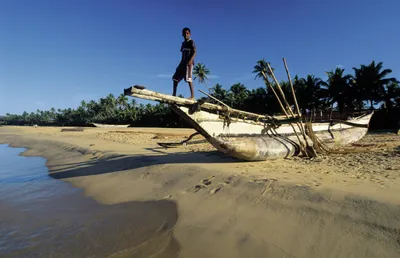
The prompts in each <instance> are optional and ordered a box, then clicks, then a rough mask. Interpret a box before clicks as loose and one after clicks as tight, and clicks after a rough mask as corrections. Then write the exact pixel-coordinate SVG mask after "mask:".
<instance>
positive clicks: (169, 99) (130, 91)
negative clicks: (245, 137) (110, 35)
mask: <svg viewBox="0 0 400 258" xmlns="http://www.w3.org/2000/svg"><path fill="white" fill-rule="evenodd" d="M124 95H126V96H131V97H136V98H141V99H147V100H153V101H158V102H161V103H168V104H175V105H180V106H193V105H194V104H196V103H198V102H197V101H196V100H192V99H185V98H180V97H175V96H171V95H167V94H162V93H158V92H154V91H150V90H146V89H138V88H135V86H132V87H129V88H127V89H124ZM200 106H201V108H202V109H206V110H212V111H220V112H228V111H229V112H230V113H231V114H232V115H240V116H242V117H247V118H252V119H267V120H272V119H276V120H286V117H284V116H274V117H271V116H266V115H260V114H255V113H251V112H247V111H242V110H238V109H234V108H227V107H224V106H220V105H216V104H211V103H208V102H205V103H201V105H200Z"/></svg>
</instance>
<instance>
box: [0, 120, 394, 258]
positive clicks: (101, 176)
mask: <svg viewBox="0 0 400 258" xmlns="http://www.w3.org/2000/svg"><path fill="white" fill-rule="evenodd" d="M61 129H62V127H40V126H39V127H17V126H4V127H1V128H0V143H5V144H11V146H13V147H24V148H28V150H27V151H25V152H24V154H23V155H25V156H41V157H44V158H46V159H47V162H46V166H47V167H48V173H49V175H50V176H51V177H52V178H53V179H57V180H61V182H68V183H69V184H68V185H71V187H72V186H73V187H76V188H77V189H81V191H82V192H81V193H79V194H81V195H82V198H84V197H83V195H84V196H86V197H85V201H84V203H85V204H84V207H85V209H83V208H82V210H80V211H83V210H85V212H84V213H83V214H84V215H82V216H83V217H84V218H85V219H86V221H91V222H87V223H88V224H86V222H82V223H83V225H88V226H86V227H85V230H84V231H81V232H82V235H81V236H82V238H81V239H88V240H87V241H89V239H91V237H90V236H92V234H95V235H101V237H99V242H96V243H93V244H92V245H89V246H90V249H89V248H87V249H85V248H83V249H82V250H78V249H72V250H73V251H74V252H75V253H74V254H78V253H79V252H80V251H81V252H82V253H81V255H82V256H83V257H85V256H87V255H91V253H90V251H96V250H97V251H98V252H99V253H100V252H103V250H106V251H107V250H109V251H110V252H109V253H118V250H126V248H127V247H126V246H128V245H131V246H137V245H136V244H135V243H137V244H139V243H140V242H143V241H144V240H145V239H159V242H157V243H159V245H158V246H166V243H168V244H169V246H170V248H167V249H163V248H159V250H169V252H170V253H168V255H170V256H168V255H166V256H156V257H297V258H300V257H399V256H400V245H399V242H400V235H399V229H400V205H399V204H400V195H399V190H398V189H399V186H400V136H398V135H396V134H394V133H379V134H371V133H370V134H368V135H367V136H366V137H364V138H363V139H362V140H361V141H359V142H357V144H354V145H353V146H349V147H347V148H344V149H343V150H346V154H329V155H324V156H321V157H318V158H317V159H316V160H314V161H310V160H306V159H301V158H291V159H286V160H276V161H265V162H241V161H238V160H235V159H232V158H230V157H227V156H224V155H223V154H221V153H219V152H217V151H215V150H214V148H213V147H212V146H211V145H210V144H208V143H207V142H206V141H205V140H204V138H202V137H201V136H196V137H194V138H193V139H192V141H190V142H189V143H188V144H187V145H185V146H178V147H176V148H170V149H165V148H162V147H160V146H158V145H157V142H179V141H182V140H184V139H185V138H186V137H187V136H189V135H190V134H192V133H193V132H194V131H193V130H192V129H169V128H115V129H113V128H111V129H110V128H84V130H83V131H63V132H61ZM68 200H71V199H70V198H69V197H68V198H67V199H64V200H60V201H59V203H60V204H59V206H57V207H62V209H59V208H58V211H57V213H55V215H54V214H51V209H50V208H49V210H48V212H45V211H41V214H48V216H50V217H53V216H54V217H53V218H57V217H58V216H60V218H62V219H65V221H68V222H66V225H75V224H74V223H76V221H74V219H73V217H74V216H75V215H74V213H73V212H71V211H68V210H66V209H67V207H78V206H79V204H74V203H73V202H72V203H70V202H69V201H68ZM32 202H33V200H32ZM1 205H2V207H1V208H3V207H5V206H4V204H3V202H2V203H1ZM60 205H61V206H60ZM82 205H83V204H82ZM82 207H83V206H82ZM135 207H139V208H135ZM143 207H147V208H149V209H144V208H143ZM2 210H9V209H8V208H7V209H2ZM143 210H148V213H147V212H139V211H143ZM1 214H7V213H3V212H1ZM10 214H11V213H10ZM1 216H2V217H3V219H4V216H5V219H6V220H5V221H6V222H7V221H15V223H18V221H16V219H18V218H12V216H9V217H7V215H1ZM98 216H99V217H98ZM88 218H90V219H88ZM93 218H96V219H93ZM20 221H21V222H22V221H23V220H22V218H21V220H20ZM84 221H85V220H84ZM99 221H106V224H105V225H107V226H104V227H103V226H102V225H103V224H101V225H100V222H99ZM139 222H140V223H139ZM68 223H70V224H68ZM96 223H98V224H96ZM130 223H132V224H130ZM139 224H140V225H149V226H143V227H142V226H139ZM64 229H65V227H63V226H62V225H61V226H55V227H54V232H55V233H56V234H55V235H54V236H56V235H57V234H60V235H61V234H64V233H63V230H64ZM122 230H126V232H128V233H127V234H128V236H131V237H126V236H125V235H123V234H125V233H123V232H122ZM129 230H131V231H129ZM140 230H144V231H140ZM146 230H147V231H146ZM93 232H94V233H93ZM124 232H125V231H124ZM141 232H148V233H146V234H145V233H141ZM139 235H140V236H141V237H142V238H135V237H134V236H139ZM63 236H64V235H63ZM164 236H165V237H164ZM158 237H160V238H158ZM127 239H135V241H137V242H134V241H133V242H130V243H126V242H124V241H126V240H127ZM53 240H54V239H53ZM56 240H57V241H58V242H57V243H63V242H67V243H66V245H65V246H73V243H74V240H73V239H71V238H66V237H64V238H60V239H56ZM56 240H54V241H56ZM78 240H79V237H78V238H77V241H78ZM43 241H44V242H43V243H49V244H50V243H51V241H52V240H48V239H47V240H43ZM117 241H121V246H119V245H116V242H117ZM124 243H126V246H125V245H124ZM143 243H147V241H144V242H143ZM149 246H150V245H149ZM64 250H66V249H64ZM143 250H146V251H149V250H150V251H154V250H151V249H150V248H144V249H142V251H143ZM0 251H3V250H2V249H0ZM111 251H112V252H111ZM3 252H4V251H3ZM66 252H67V251H66ZM144 254H145V253H141V255H140V254H139V255H138V256H137V257H148V256H146V255H144ZM119 255H120V256H117V257H129V256H128V255H127V254H126V253H125V254H124V253H123V252H121V253H119ZM124 255H125V256H124ZM160 255H163V254H160ZM105 256H107V255H105ZM6 257H7V256H6ZM10 257H11V256H10ZM74 257H79V255H74Z"/></svg>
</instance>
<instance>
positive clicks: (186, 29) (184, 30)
mask: <svg viewBox="0 0 400 258" xmlns="http://www.w3.org/2000/svg"><path fill="white" fill-rule="evenodd" d="M186 31H189V33H190V29H189V28H187V27H185V28H183V30H182V33H185V32H186Z"/></svg>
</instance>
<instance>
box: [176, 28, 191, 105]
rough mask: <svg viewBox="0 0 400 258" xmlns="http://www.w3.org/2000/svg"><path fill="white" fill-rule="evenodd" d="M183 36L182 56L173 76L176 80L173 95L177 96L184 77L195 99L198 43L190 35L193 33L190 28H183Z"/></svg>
mask: <svg viewBox="0 0 400 258" xmlns="http://www.w3.org/2000/svg"><path fill="white" fill-rule="evenodd" d="M182 36H183V38H184V41H183V42H182V45H181V52H182V58H181V62H180V63H179V65H178V67H177V68H176V71H175V74H174V75H173V76H172V80H173V81H174V92H173V94H172V95H173V96H176V90H177V88H178V84H179V82H180V81H181V80H182V79H184V80H185V81H186V82H187V83H188V84H189V88H190V99H194V90H193V79H192V72H193V64H194V57H195V56H196V45H195V43H194V41H193V40H192V39H191V37H190V36H191V33H190V29H189V28H183V30H182Z"/></svg>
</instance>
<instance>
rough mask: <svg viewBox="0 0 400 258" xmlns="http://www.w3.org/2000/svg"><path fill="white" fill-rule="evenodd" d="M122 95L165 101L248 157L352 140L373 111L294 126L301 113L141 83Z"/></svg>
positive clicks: (219, 144)
mask: <svg viewBox="0 0 400 258" xmlns="http://www.w3.org/2000/svg"><path fill="white" fill-rule="evenodd" d="M203 93H204V92H203ZM204 94H206V95H208V94H207V93H204ZM124 95H126V96H132V97H136V98H141V99H146V100H152V101H158V102H161V103H166V104H169V105H170V107H171V109H172V110H173V111H174V112H176V113H177V114H178V115H179V116H180V117H182V118H183V119H184V120H185V121H187V122H188V123H189V124H190V125H191V126H192V127H193V128H194V129H195V130H196V131H197V132H198V133H199V134H201V135H202V136H204V138H205V139H206V140H207V141H208V142H209V143H210V144H212V145H213V146H214V147H215V148H216V149H217V150H218V151H220V152H222V153H225V154H227V155H229V156H232V157H234V158H238V159H241V160H246V161H262V160H271V159H280V158H286V157H290V156H296V155H298V154H299V153H301V150H302V146H305V145H307V146H308V145H309V144H310V143H311V146H312V143H314V145H315V142H316V141H315V139H318V142H319V143H321V144H323V145H324V146H327V147H328V148H335V147H340V146H344V145H347V144H350V143H353V142H356V141H358V140H360V139H361V138H362V137H364V135H365V134H366V133H367V131H368V125H369V122H370V119H371V117H372V115H373V112H369V113H366V114H364V115H361V116H358V117H355V118H352V119H347V120H332V119H330V120H328V121H322V122H313V123H304V127H302V126H297V127H296V126H294V125H296V124H298V123H299V121H300V120H299V119H300V116H295V115H293V117H288V116H286V117H284V116H274V117H271V116H265V115H260V114H255V113H251V112H246V111H242V110H237V109H233V108H230V107H229V106H227V105H225V104H223V103H221V104H222V105H217V104H212V103H208V102H204V101H196V100H191V99H185V98H180V97H174V96H171V95H166V94H161V93H157V92H154V91H150V90H147V89H145V87H143V86H139V85H136V86H132V87H129V88H127V89H125V90H124ZM208 97H209V98H213V97H212V96H210V95H208ZM217 101H218V100H217ZM296 104H297V103H296ZM292 114H293V113H292ZM300 123H301V122H300ZM307 132H308V133H307ZM310 132H311V133H310ZM299 135H303V136H302V137H299Z"/></svg>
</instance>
